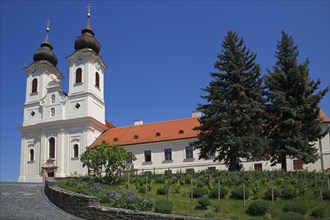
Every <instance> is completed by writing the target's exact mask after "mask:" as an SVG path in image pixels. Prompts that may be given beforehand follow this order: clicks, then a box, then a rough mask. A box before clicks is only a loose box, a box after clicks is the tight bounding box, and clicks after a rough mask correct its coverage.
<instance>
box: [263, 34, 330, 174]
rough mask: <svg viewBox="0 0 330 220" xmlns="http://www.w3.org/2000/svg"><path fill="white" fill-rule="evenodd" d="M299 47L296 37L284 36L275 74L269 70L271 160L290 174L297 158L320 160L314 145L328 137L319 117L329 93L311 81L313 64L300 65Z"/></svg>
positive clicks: (267, 77)
mask: <svg viewBox="0 0 330 220" xmlns="http://www.w3.org/2000/svg"><path fill="white" fill-rule="evenodd" d="M298 55H299V51H298V47H297V45H295V44H294V39H293V37H292V36H290V35H288V34H287V33H285V32H282V37H281V40H280V41H278V44H277V50H276V55H275V57H276V58H277V61H276V64H275V66H274V67H273V71H270V70H268V72H269V75H268V76H266V80H265V81H266V85H267V87H268V90H269V94H268V97H269V106H268V110H267V111H268V112H269V114H270V116H271V117H270V122H269V125H270V128H271V130H270V139H271V144H270V156H271V162H272V164H273V165H275V164H277V163H281V166H282V169H283V170H286V169H287V165H286V158H287V156H289V157H296V158H298V159H301V160H302V161H303V162H304V163H310V162H315V161H316V160H317V149H316V148H315V147H314V142H315V141H317V140H318V139H319V138H321V137H322V136H323V135H324V132H322V129H321V126H320V122H321V118H320V116H319V112H320V108H319V106H318V105H319V102H320V100H321V99H322V97H323V96H324V95H325V94H326V92H327V91H328V88H326V89H324V90H318V87H319V85H320V80H317V81H314V80H311V79H310V77H309V68H308V64H309V60H308V59H307V60H306V61H305V62H304V63H301V64H300V63H299V62H298V60H297V57H298Z"/></svg>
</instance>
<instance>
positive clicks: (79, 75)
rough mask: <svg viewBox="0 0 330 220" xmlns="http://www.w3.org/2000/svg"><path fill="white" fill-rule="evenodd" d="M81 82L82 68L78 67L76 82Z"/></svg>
mask: <svg viewBox="0 0 330 220" xmlns="http://www.w3.org/2000/svg"><path fill="white" fill-rule="evenodd" d="M81 82H82V70H81V68H78V69H77V70H76V83H81Z"/></svg>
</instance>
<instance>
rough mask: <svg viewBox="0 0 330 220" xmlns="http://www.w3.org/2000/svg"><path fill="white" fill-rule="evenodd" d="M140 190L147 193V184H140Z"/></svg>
mask: <svg viewBox="0 0 330 220" xmlns="http://www.w3.org/2000/svg"><path fill="white" fill-rule="evenodd" d="M139 192H140V193H146V192H147V190H146V186H140V187H139Z"/></svg>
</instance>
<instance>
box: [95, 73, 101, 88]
mask: <svg viewBox="0 0 330 220" xmlns="http://www.w3.org/2000/svg"><path fill="white" fill-rule="evenodd" d="M95 86H96V87H97V88H100V75H99V73H98V72H96V73H95Z"/></svg>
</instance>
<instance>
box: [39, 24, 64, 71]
mask: <svg viewBox="0 0 330 220" xmlns="http://www.w3.org/2000/svg"><path fill="white" fill-rule="evenodd" d="M48 32H49V21H47V28H46V38H45V40H44V41H43V42H42V43H41V45H40V47H41V48H40V49H37V50H36V51H35V52H34V56H33V60H34V62H36V61H39V60H47V61H49V62H50V63H51V64H53V65H54V66H56V65H57V62H58V59H57V56H56V55H55V54H54V53H53V46H52V45H51V43H50V42H49V39H48Z"/></svg>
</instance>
